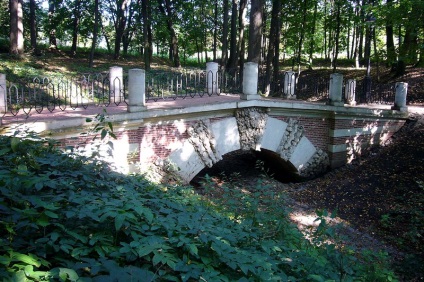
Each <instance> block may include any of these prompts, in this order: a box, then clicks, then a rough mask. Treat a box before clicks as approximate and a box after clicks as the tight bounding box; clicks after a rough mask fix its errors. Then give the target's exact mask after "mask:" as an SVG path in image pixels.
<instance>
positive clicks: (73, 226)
mask: <svg viewBox="0 0 424 282" xmlns="http://www.w3.org/2000/svg"><path fill="white" fill-rule="evenodd" d="M97 129H98V130H97ZM104 129H105V128H104V127H102V126H95V127H94V130H95V131H97V132H98V133H99V134H100V135H101V137H102V138H103V137H106V135H107V133H108V132H107V131H104ZM74 152H75V151H74V150H70V151H68V152H67V153H63V152H62V151H59V150H58V149H57V148H56V147H55V143H54V142H53V141H51V140H48V139H40V138H38V137H37V136H32V135H31V134H30V135H28V136H26V137H19V136H17V135H15V136H0V192H1V194H0V213H1V219H0V232H1V234H3V237H2V238H0V279H2V280H4V281H51V280H60V281H199V280H203V281H328V280H331V281H371V280H377V281H386V280H393V279H395V275H394V274H393V272H392V271H390V269H389V268H388V267H387V264H386V258H385V256H382V255H378V254H374V253H369V252H368V253H367V252H358V251H356V250H355V249H352V248H338V247H337V246H338V245H337V244H333V243H327V241H328V239H329V238H330V239H331V238H332V231H331V230H332V229H331V228H328V226H327V225H326V224H325V222H326V221H325V218H324V217H321V218H320V219H321V224H320V228H318V229H317V231H316V232H311V233H310V240H306V239H305V238H304V237H303V234H302V233H300V232H299V230H298V229H297V228H296V226H294V225H293V224H291V223H290V221H289V220H288V216H287V212H286V209H285V208H284V198H283V197H282V196H281V193H275V192H274V191H273V189H270V187H269V186H268V185H267V184H266V182H262V181H259V182H257V185H256V186H255V187H254V188H252V187H249V188H248V189H247V188H246V189H233V188H234V187H233V186H226V185H222V186H221V189H222V193H221V195H222V197H208V195H213V194H214V193H215V191H216V190H215V189H214V184H213V182H211V181H208V179H207V178H206V181H204V182H203V184H202V194H199V193H196V192H195V190H194V189H193V188H192V187H184V186H178V185H172V186H171V185H168V186H164V185H157V184H153V183H151V182H149V181H147V180H146V179H145V178H144V177H143V176H136V175H134V176H126V175H121V174H118V173H115V172H113V171H111V169H110V168H109V166H108V165H107V163H105V162H103V161H102V160H101V159H99V158H100V156H99V155H98V150H94V151H92V153H93V154H92V155H87V152H85V153H86V154H85V157H83V156H81V155H79V154H75V153H74Z"/></svg>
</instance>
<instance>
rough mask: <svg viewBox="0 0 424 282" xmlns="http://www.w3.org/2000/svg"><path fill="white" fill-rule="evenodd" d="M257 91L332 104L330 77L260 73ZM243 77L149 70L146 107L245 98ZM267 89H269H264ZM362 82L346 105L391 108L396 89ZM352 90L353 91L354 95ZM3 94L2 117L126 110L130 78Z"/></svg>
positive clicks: (81, 80) (77, 80) (52, 81)
mask: <svg viewBox="0 0 424 282" xmlns="http://www.w3.org/2000/svg"><path fill="white" fill-rule="evenodd" d="M258 79H259V81H258V88H259V89H260V90H261V89H265V88H266V87H269V85H271V89H272V91H273V92H274V93H273V96H277V97H283V98H288V99H294V98H295V99H298V100H305V101H321V102H326V101H328V100H329V83H330V79H329V77H308V76H306V77H303V76H300V77H298V76H297V74H296V73H295V72H290V71H289V72H280V73H279V75H278V81H273V79H272V77H270V78H269V79H268V80H269V81H268V82H267V81H266V79H265V72H264V71H263V70H260V71H259V77H258ZM242 83H243V74H242V72H241V71H240V70H239V69H225V68H220V69H218V70H217V71H208V72H207V71H205V70H197V69H184V70H181V69H177V70H172V71H159V70H151V71H149V72H146V76H145V84H146V93H145V99H146V101H147V102H157V101H159V100H169V99H171V100H176V99H186V98H195V97H204V96H206V97H210V96H213V95H222V94H238V93H242ZM266 84H268V85H266ZM364 85H365V83H364V81H358V82H355V85H353V86H352V85H350V86H349V87H348V89H349V90H348V92H349V93H347V94H346V93H345V92H346V90H345V88H346V85H345V82H344V83H343V90H342V91H343V95H342V97H343V100H344V101H345V102H347V101H349V102H350V100H351V99H352V96H353V93H354V94H355V95H354V96H355V100H356V103H358V104H365V103H378V104H392V103H393V102H394V98H395V91H396V89H395V86H394V84H373V83H368V84H367V85H369V87H370V89H364ZM352 88H353V89H354V90H352ZM0 91H3V92H5V93H6V95H5V101H4V104H5V106H2V104H1V102H2V101H0V106H2V107H3V108H5V109H0V110H2V112H3V113H2V115H3V116H5V115H13V116H16V115H18V114H19V113H24V114H25V115H30V114H31V113H33V112H36V113H41V112H43V111H45V110H46V111H49V112H53V111H56V110H57V111H59V110H61V111H65V110H66V109H76V108H84V109H86V108H87V107H89V106H103V107H109V106H119V105H127V98H128V77H127V76H126V75H121V76H113V75H111V73H109V72H103V73H91V74H79V75H76V76H73V77H61V76H58V77H33V78H21V79H19V80H18V81H15V82H6V85H0Z"/></svg>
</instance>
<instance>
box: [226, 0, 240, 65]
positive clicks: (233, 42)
mask: <svg viewBox="0 0 424 282" xmlns="http://www.w3.org/2000/svg"><path fill="white" fill-rule="evenodd" d="M238 1H239V0H233V1H232V6H231V33H230V57H229V59H228V63H227V67H228V68H230V69H233V68H235V67H236V65H237V15H238V14H237V10H238V9H237V7H238Z"/></svg>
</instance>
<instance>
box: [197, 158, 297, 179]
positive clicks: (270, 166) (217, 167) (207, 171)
mask: <svg viewBox="0 0 424 282" xmlns="http://www.w3.org/2000/svg"><path fill="white" fill-rule="evenodd" d="M206 175H208V176H209V177H211V178H213V179H215V181H218V182H219V181H224V179H227V180H228V179H232V180H237V178H240V180H242V181H246V182H252V183H253V182H256V180H257V179H258V178H260V177H261V176H263V175H267V176H269V177H271V178H273V179H275V180H277V181H279V182H282V183H290V182H299V181H302V178H301V177H300V176H299V174H298V173H297V170H296V168H295V167H294V166H293V165H292V164H290V163H289V162H287V161H285V160H283V159H281V157H280V156H279V155H278V154H277V153H275V152H272V151H269V150H261V151H255V150H248V151H245V150H236V151H232V152H229V153H227V154H225V155H223V157H222V160H220V161H219V162H217V163H215V164H214V165H213V166H212V167H210V168H209V167H205V168H203V169H202V170H201V171H200V172H199V173H198V174H197V175H196V176H195V177H193V179H192V180H191V181H190V185H192V186H194V187H200V186H201V183H202V182H203V181H204V178H205V177H206Z"/></svg>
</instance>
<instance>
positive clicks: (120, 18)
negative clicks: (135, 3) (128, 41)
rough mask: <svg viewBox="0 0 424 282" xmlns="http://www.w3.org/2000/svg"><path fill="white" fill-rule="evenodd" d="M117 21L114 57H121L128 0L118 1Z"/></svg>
mask: <svg viewBox="0 0 424 282" xmlns="http://www.w3.org/2000/svg"><path fill="white" fill-rule="evenodd" d="M116 4H117V7H116V21H115V50H114V58H115V59H118V58H119V56H120V55H119V53H120V51H121V42H122V37H123V35H124V30H125V25H126V21H127V19H126V16H125V11H126V9H127V5H128V0H119V1H117V2H116Z"/></svg>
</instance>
